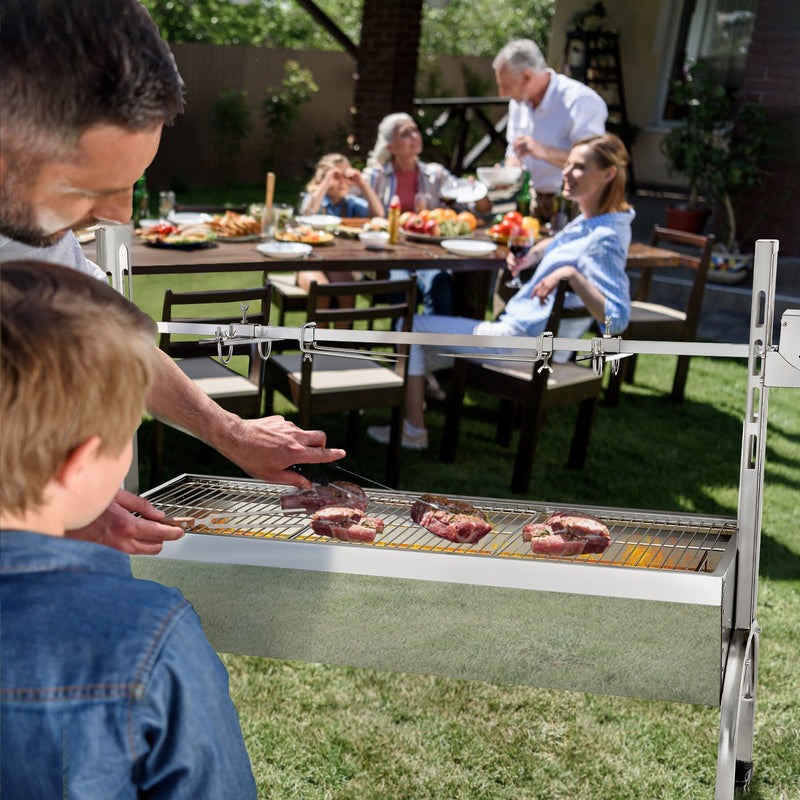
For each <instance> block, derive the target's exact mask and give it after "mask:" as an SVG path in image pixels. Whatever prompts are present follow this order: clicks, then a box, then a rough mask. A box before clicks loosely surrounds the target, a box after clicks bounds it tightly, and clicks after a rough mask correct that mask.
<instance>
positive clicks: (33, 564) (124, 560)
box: [0, 530, 131, 575]
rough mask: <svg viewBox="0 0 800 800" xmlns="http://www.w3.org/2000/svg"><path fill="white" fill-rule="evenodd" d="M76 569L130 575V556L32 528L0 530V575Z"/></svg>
mask: <svg viewBox="0 0 800 800" xmlns="http://www.w3.org/2000/svg"><path fill="white" fill-rule="evenodd" d="M56 570H79V571H82V572H104V573H119V574H122V575H130V574H131V562H130V558H129V557H128V556H127V555H126V554H125V553H122V552H120V551H119V550H114V549H112V548H111V547H106V546H105V545H102V544H96V543H95V542H84V541H82V540H80V539H66V538H63V537H60V536H48V535H46V534H43V533H34V532H33V531H19V530H2V531H0V575H13V574H17V573H22V572H47V571H56Z"/></svg>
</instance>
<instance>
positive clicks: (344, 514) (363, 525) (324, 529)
mask: <svg viewBox="0 0 800 800" xmlns="http://www.w3.org/2000/svg"><path fill="white" fill-rule="evenodd" d="M311 530H312V531H314V533H316V534H319V535H320V536H332V537H333V538H334V539H341V540H342V541H343V542H373V541H375V535H376V534H378V533H383V520H382V519H377V518H376V517H367V516H365V515H364V512H363V511H360V510H359V509H357V508H346V507H343V506H328V507H327V508H321V509H319V511H315V512H314V516H313V517H311Z"/></svg>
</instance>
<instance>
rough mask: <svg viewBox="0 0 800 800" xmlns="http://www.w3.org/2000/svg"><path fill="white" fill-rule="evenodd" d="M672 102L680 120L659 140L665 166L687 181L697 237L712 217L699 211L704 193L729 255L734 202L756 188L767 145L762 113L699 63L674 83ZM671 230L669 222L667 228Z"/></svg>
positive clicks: (733, 231)
mask: <svg viewBox="0 0 800 800" xmlns="http://www.w3.org/2000/svg"><path fill="white" fill-rule="evenodd" d="M672 97H673V99H674V101H675V103H676V105H678V106H679V107H680V108H682V110H683V111H684V116H683V118H682V119H681V120H680V122H679V123H678V125H676V126H675V127H674V128H673V129H672V130H671V131H670V132H669V133H668V134H667V136H666V137H665V138H664V139H663V141H662V143H661V149H662V152H663V153H664V155H665V156H666V157H667V158H668V159H669V161H670V170H671V171H672V172H677V173H680V174H681V175H684V176H686V177H687V178H688V179H689V188H690V192H689V202H688V209H686V210H690V211H695V212H699V214H700V216H701V217H702V225H701V226H700V228H699V229H698V230H697V231H696V232H700V231H702V229H703V226H704V225H705V221H706V220H707V219H708V215H709V214H710V213H711V212H710V209H708V208H705V209H702V208H701V207H700V204H699V198H700V193H701V192H704V193H705V194H706V195H707V196H708V197H709V198H710V199H711V200H714V201H716V202H717V203H718V204H719V208H720V209H721V212H722V213H721V214H720V215H719V219H720V224H719V227H720V231H719V234H720V235H719V237H718V238H719V239H720V241H721V242H722V243H723V244H724V245H725V246H726V247H727V248H728V249H729V250H733V249H735V247H736V214H735V211H734V207H733V198H735V197H736V195H737V194H738V193H739V192H742V191H744V190H746V189H753V188H755V187H757V186H758V185H759V184H760V183H761V179H762V169H761V167H760V161H761V159H762V158H763V156H764V155H765V153H766V151H767V148H768V145H769V126H768V123H767V119H766V113H765V111H764V109H763V108H762V107H761V106H759V105H756V104H754V103H751V102H748V101H747V100H746V99H745V98H744V97H743V96H741V95H739V94H731V93H729V92H728V91H727V90H726V89H725V87H724V86H722V84H720V83H719V81H717V80H716V79H715V78H714V76H713V74H712V73H711V70H710V69H709V67H708V65H707V64H706V63H705V62H704V61H698V62H697V63H696V64H695V65H694V66H693V67H691V69H689V70H688V72H687V74H686V77H685V80H682V81H675V82H673V86H672ZM703 214H704V215H705V216H703ZM674 224H676V223H675V222H674V220H673V221H672V222H671V221H670V219H669V218H668V220H667V225H668V227H673V225H674Z"/></svg>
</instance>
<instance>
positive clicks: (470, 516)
mask: <svg viewBox="0 0 800 800" xmlns="http://www.w3.org/2000/svg"><path fill="white" fill-rule="evenodd" d="M431 503H433V505H430V504H431ZM436 506H438V508H437V507H436ZM442 509H445V510H442ZM411 519H413V520H414V522H417V523H419V524H420V525H422V527H423V528H427V529H428V530H429V531H430V532H431V533H435V534H436V535H437V536H441V537H442V538H443V539H449V540H450V541H451V542H468V543H469V544H475V542H478V541H480V540H481V539H482V538H483V537H484V536H486V534H487V533H489V531H490V530H491V529H492V526H491V524H490V523H489V520H488V518H487V516H486V514H484V513H483V511H481V510H480V509H479V508H475V506H473V505H471V504H470V503H465V502H464V501H462V500H448V499H447V498H446V497H439V495H436V494H424V495H422V497H420V499H419V500H417V502H416V503H414V505H413V506H411Z"/></svg>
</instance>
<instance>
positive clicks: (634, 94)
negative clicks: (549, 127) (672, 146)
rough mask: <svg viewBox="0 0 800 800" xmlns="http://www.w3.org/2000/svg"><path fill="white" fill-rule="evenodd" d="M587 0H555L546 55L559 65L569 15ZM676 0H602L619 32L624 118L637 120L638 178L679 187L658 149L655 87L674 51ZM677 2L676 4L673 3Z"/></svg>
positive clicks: (662, 131)
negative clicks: (633, 0)
mask: <svg viewBox="0 0 800 800" xmlns="http://www.w3.org/2000/svg"><path fill="white" fill-rule="evenodd" d="M588 5H589V3H587V0H557V2H556V6H555V11H554V14H553V21H552V25H551V28H550V39H549V42H548V50H547V61H548V63H549V64H550V66H551V67H553V68H554V69H557V70H559V71H563V67H564V64H563V58H564V46H565V43H566V34H567V31H568V30H569V29H570V28H571V25H570V21H571V19H572V16H573V14H575V12H576V11H585V10H586V8H587V6H588ZM679 5H680V4H679V3H676V2H675V0H664V1H663V3H655V2H647V3H636V4H632V3H630V2H628V0H605V2H604V6H605V9H606V13H607V15H608V17H609V19H610V21H611V25H612V27H613V28H615V29H616V30H617V31H618V32H619V48H620V61H621V64H622V83H623V87H624V91H625V104H626V107H627V112H628V122H629V123H630V124H631V125H634V126H636V129H637V130H636V138H635V140H634V144H633V148H632V151H633V152H632V154H631V155H632V158H633V164H634V170H635V175H636V181H637V183H639V184H658V185H660V186H676V187H682V186H683V185H684V184H685V181H684V180H683V179H682V178H681V177H680V176H672V175H670V174H669V172H668V170H667V164H666V161H665V159H664V156H663V155H662V154H661V151H660V149H659V148H660V142H661V139H662V138H663V137H664V135H665V133H666V130H667V129H666V128H665V127H664V126H662V125H658V124H657V120H658V118H659V108H658V105H659V103H658V98H657V96H656V94H655V90H656V88H657V87H658V86H659V83H660V81H661V72H662V64H663V63H664V61H665V58H671V57H672V51H671V47H670V32H671V31H670V25H669V21H670V18H671V15H673V14H677V13H678V11H679ZM675 6H678V8H675Z"/></svg>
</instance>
